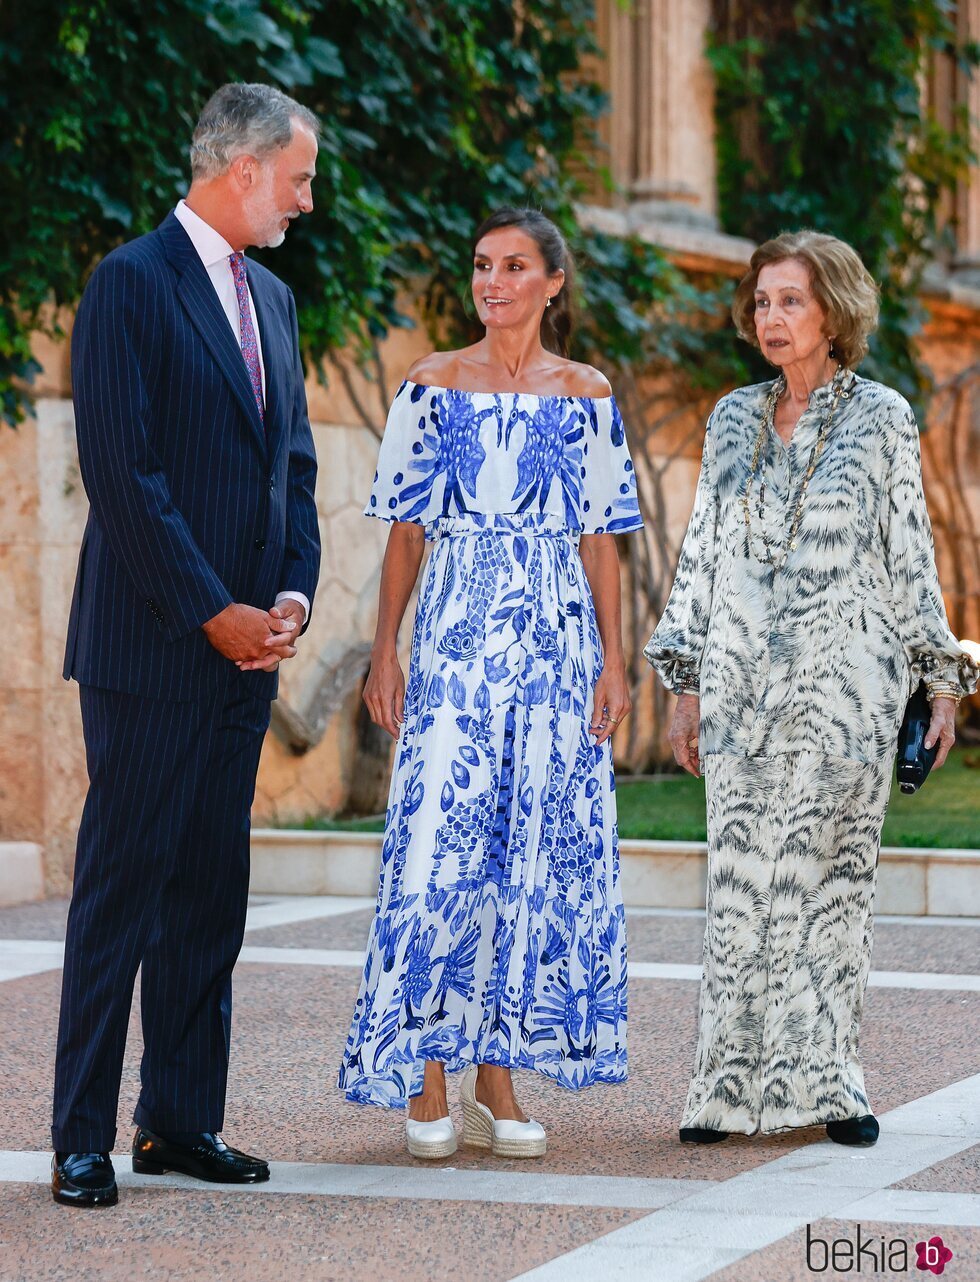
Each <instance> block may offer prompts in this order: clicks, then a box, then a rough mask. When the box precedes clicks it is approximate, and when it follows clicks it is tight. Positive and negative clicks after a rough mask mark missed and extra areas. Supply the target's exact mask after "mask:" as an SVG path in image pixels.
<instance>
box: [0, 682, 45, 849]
mask: <svg viewBox="0 0 980 1282" xmlns="http://www.w3.org/2000/svg"><path fill="white" fill-rule="evenodd" d="M43 750H44V744H43V739H42V735H41V692H40V691H39V690H17V689H11V688H9V687H8V688H5V689H0V840H2V841H35V842H38V843H40V844H42V845H43V844H44V837H43V831H44V829H43V825H44V780H43V774H42V766H41V761H42V753H43Z"/></svg>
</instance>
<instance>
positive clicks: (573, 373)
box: [561, 361, 612, 400]
mask: <svg viewBox="0 0 980 1282" xmlns="http://www.w3.org/2000/svg"><path fill="white" fill-rule="evenodd" d="M561 381H562V390H563V392H564V394H565V395H566V396H581V397H586V398H588V399H590V400H603V399H605V398H606V397H607V396H612V388H611V387H610V385H609V379H608V378H606V376H605V374H603V372H602V371H601V370H598V369H596V368H595V366H594V365H584V364H582V362H581V361H565V362H564V364H563V366H562V370H561Z"/></svg>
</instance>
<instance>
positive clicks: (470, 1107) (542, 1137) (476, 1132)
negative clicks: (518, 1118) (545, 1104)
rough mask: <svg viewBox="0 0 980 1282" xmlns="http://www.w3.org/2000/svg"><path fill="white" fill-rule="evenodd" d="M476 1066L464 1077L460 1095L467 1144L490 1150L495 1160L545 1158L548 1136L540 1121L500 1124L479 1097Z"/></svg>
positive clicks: (504, 1122)
mask: <svg viewBox="0 0 980 1282" xmlns="http://www.w3.org/2000/svg"><path fill="white" fill-rule="evenodd" d="M476 1074H477V1069H476V1066H475V1065H474V1066H473V1067H471V1068H468V1069H467V1070H466V1072H465V1073H464V1074H463V1080H462V1081H461V1082H460V1087H459V1093H460V1099H461V1100H462V1103H463V1143H464V1144H470V1145H472V1146H473V1147H474V1148H488V1149H490V1151H491V1152H492V1153H493V1155H494V1157H543V1156H544V1154H545V1150H546V1149H547V1147H548V1137H547V1135H546V1134H545V1129H544V1127H543V1126H542V1125H541V1124H540V1123H539V1122H534V1121H530V1122H515V1121H511V1120H510V1119H507V1118H505V1119H504V1120H503V1121H498V1120H497V1119H496V1118H495V1117H494V1115H493V1114H492V1113H491V1112H490V1110H489V1109H488V1108H487V1107H486V1105H485V1104H481V1103H480V1101H479V1100H478V1099H477V1098H476Z"/></svg>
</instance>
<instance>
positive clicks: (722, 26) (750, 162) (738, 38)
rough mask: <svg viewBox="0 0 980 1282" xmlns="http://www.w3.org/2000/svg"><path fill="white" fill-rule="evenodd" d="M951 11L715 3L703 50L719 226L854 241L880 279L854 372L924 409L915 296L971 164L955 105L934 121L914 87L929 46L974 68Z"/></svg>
mask: <svg viewBox="0 0 980 1282" xmlns="http://www.w3.org/2000/svg"><path fill="white" fill-rule="evenodd" d="M956 13H957V5H956V4H955V3H952V2H951V0H797V2H795V3H788V2H785V3H781V4H773V3H771V0H714V23H713V28H714V29H713V35H712V40H711V47H710V49H709V57H710V59H711V63H712V65H713V68H714V72H715V79H716V86H717V100H716V101H717V109H716V119H717V130H718V132H717V147H718V174H719V178H718V181H719V206H720V208H721V211H722V218H723V222H724V227H725V230H727V231H731V232H735V233H737V234H738V235H742V236H749V237H751V238H753V239H755V240H764V239H766V238H767V237H769V236H773V235H776V234H777V233H778V232H780V231H784V230H792V229H797V228H800V227H815V228H818V229H819V230H821V231H827V232H830V233H832V234H833V235H837V236H840V237H841V238H842V239H844V240H846V241H848V242H849V243H850V244H852V245H853V246H854V247H855V248H856V249H857V250H858V252H859V253H860V254H861V256H862V258H863V259H864V262H865V263H866V265H867V266H868V268H869V270H870V271H871V272H872V274H873V275H874V276H875V278H876V279H877V280H879V281H880V282H881V283H882V311H881V325H880V328H879V330H878V333H877V335H876V336H875V339H874V341H873V346H872V350H871V353H870V356H869V358H868V360H867V362H866V364H865V366H864V370H865V372H866V373H867V374H868V375H869V377H872V378H877V379H880V380H881V381H882V382H885V383H888V384H890V385H892V386H893V387H897V388H898V389H899V390H900V391H902V392H903V393H904V394H905V395H906V396H907V397H909V399H910V400H912V401H914V402H915V401H918V402H920V403H921V401H922V399H923V398H924V395H925V393H926V392H927V390H928V376H927V373H926V371H924V370H923V369H922V367H921V366H920V365H919V363H918V362H917V360H916V356H915V351H914V345H913V344H914V339H915V335H916V333H917V332H918V330H919V328H920V326H921V321H922V316H921V310H920V306H919V303H918V294H919V290H920V286H921V284H922V275H923V271H924V269H925V268H926V266H927V265H928V263H929V262H930V260H932V259H933V258H935V257H940V258H941V257H942V255H943V252H944V249H945V246H944V243H943V233H942V232H941V230H940V221H939V211H940V210H941V208H942V203H943V197H944V195H945V194H946V193H948V192H950V191H951V190H952V189H953V188H954V187H955V184H956V181H957V179H958V178H960V177H961V176H962V174H963V172H964V170H965V168H966V166H967V165H968V163H969V162H970V158H971V152H970V141H969V121H968V119H967V116H966V109H965V107H962V108H958V109H957V108H953V109H952V111H951V114H950V117H949V119H948V120H940V119H936V118H935V117H933V116H932V115H930V114H928V113H927V112H925V111H924V110H923V107H922V94H921V84H922V83H923V79H924V76H925V73H926V71H927V68H928V63H929V59H930V58H931V57H932V56H933V54H934V53H936V52H941V53H944V54H947V55H949V56H950V57H951V58H952V59H954V60H955V61H956V63H957V64H958V66H959V68H960V69H961V71H962V72H965V73H967V74H969V73H970V72H971V71H972V69H973V68H974V67H975V66H976V65H977V61H978V49H977V46H976V45H975V44H968V43H964V42H963V41H962V40H960V39H959V38H958V34H957V25H956ZM949 230H950V229H949V227H948V226H947V227H946V228H945V234H946V235H947V236H948V234H949Z"/></svg>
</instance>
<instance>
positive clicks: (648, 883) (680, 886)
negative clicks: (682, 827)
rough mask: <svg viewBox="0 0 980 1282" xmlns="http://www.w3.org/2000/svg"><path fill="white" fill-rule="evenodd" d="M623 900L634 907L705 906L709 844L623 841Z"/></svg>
mask: <svg viewBox="0 0 980 1282" xmlns="http://www.w3.org/2000/svg"><path fill="white" fill-rule="evenodd" d="M619 853H620V872H621V877H622V888H623V901H624V903H626V904H627V905H629V906H630V907H634V908H703V907H704V901H705V885H706V879H707V852H706V847H705V846H704V845H703V844H701V843H698V842H683V841H630V840H624V841H620V843H619Z"/></svg>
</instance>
